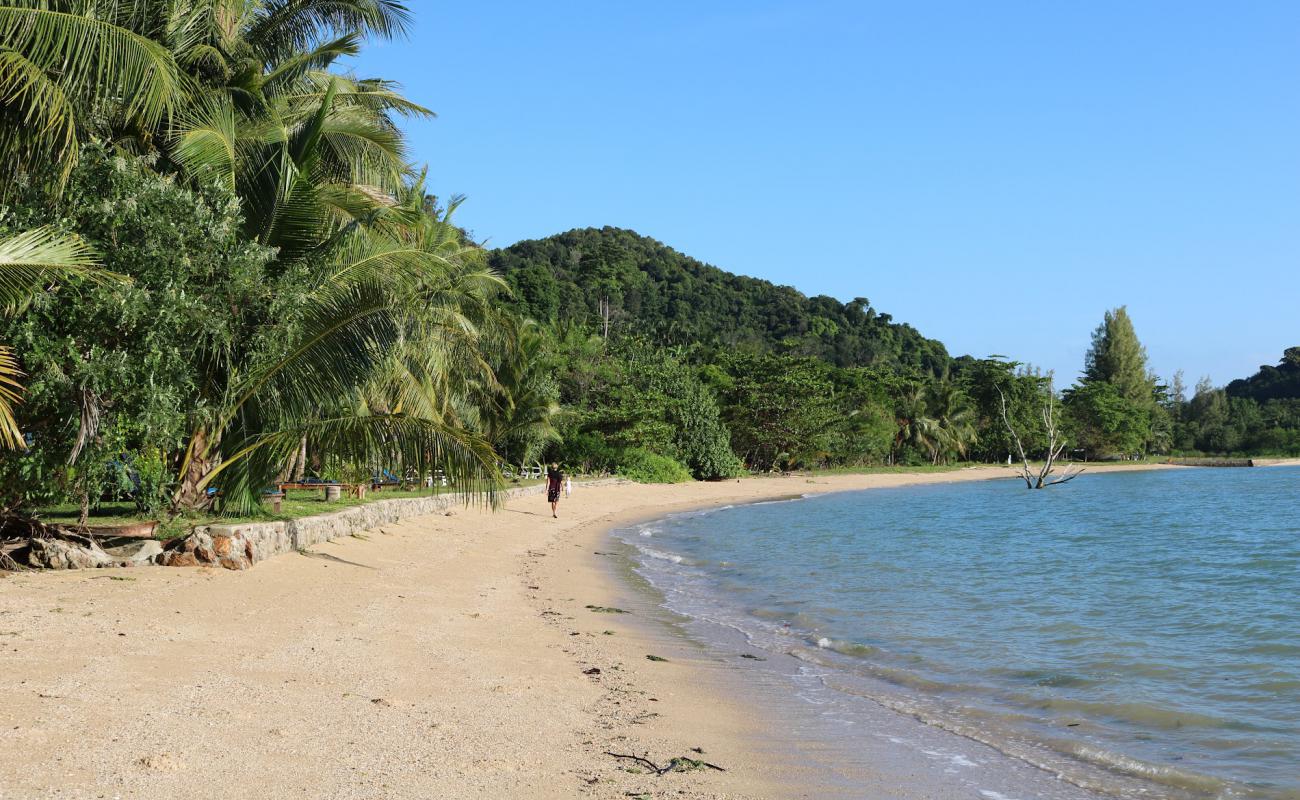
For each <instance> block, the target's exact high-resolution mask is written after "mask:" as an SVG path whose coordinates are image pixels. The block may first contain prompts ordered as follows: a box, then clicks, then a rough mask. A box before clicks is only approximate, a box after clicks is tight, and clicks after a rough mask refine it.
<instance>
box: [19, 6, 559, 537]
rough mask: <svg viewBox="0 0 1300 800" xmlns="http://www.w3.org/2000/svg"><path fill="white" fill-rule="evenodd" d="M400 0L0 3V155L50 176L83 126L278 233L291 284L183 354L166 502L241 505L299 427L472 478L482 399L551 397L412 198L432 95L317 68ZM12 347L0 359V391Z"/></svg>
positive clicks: (86, 134) (437, 223) (453, 233)
mask: <svg viewBox="0 0 1300 800" xmlns="http://www.w3.org/2000/svg"><path fill="white" fill-rule="evenodd" d="M409 16H410V15H409V11H408V10H407V8H406V6H405V5H404V4H402V3H400V2H395V1H394V0H62V1H59V0H11V2H10V3H8V4H6V7H5V8H0V122H3V123H4V128H3V133H0V166H3V167H8V168H11V170H12V171H13V172H26V173H28V174H35V175H38V176H39V175H40V173H41V170H42V166H41V165H42V164H44V163H60V164H61V165H62V169H61V170H59V175H57V176H55V177H56V178H60V177H63V176H66V175H67V174H68V172H69V171H70V169H71V166H72V164H73V163H74V161H75V159H76V155H77V149H78V146H79V144H80V143H82V142H84V141H86V140H87V139H89V138H92V137H94V138H98V139H101V140H108V141H111V142H114V143H116V144H117V145H118V146H119V147H121V148H123V149H124V150H126V151H129V152H136V153H153V154H154V155H155V157H156V159H157V161H156V163H157V165H158V166H157V168H158V169H160V170H162V171H166V172H175V173H178V174H179V175H180V176H182V177H183V178H184V179H186V180H189V181H192V182H194V183H195V184H204V185H211V184H213V183H219V184H220V185H222V186H224V187H225V188H226V189H227V190H228V191H230V192H232V193H233V194H234V195H235V196H236V197H238V198H239V200H240V202H241V207H242V209H243V212H244V222H245V231H246V233H247V235H248V236H249V238H251V239H254V240H256V241H258V242H261V243H263V244H266V245H269V246H271V247H274V248H276V250H277V254H278V255H277V258H276V259H275V261H274V262H272V263H271V264H270V265H269V266H268V268H267V275H266V280H267V281H268V282H270V283H275V282H277V281H287V282H289V284H290V285H292V286H293V287H294V288H295V290H301V297H299V298H298V300H299V302H298V303H297V304H296V305H295V306H294V307H292V308H287V309H284V310H283V315H282V318H269V319H266V320H263V324H262V325H261V334H260V338H259V344H252V343H249V342H240V343H237V344H236V345H235V346H233V347H230V348H228V349H227V350H224V351H222V352H213V353H209V354H207V355H206V356H204V357H203V358H202V359H200V363H199V364H197V365H196V369H199V370H200V371H201V373H202V379H201V380H199V381H198V382H197V383H198V385H199V386H201V387H202V390H201V391H202V392H204V393H205V394H204V396H203V397H202V398H201V400H202V402H198V403H196V404H195V407H196V408H199V409H203V410H201V411H196V412H195V413H194V419H193V433H192V435H191V437H190V441H189V444H188V448H187V451H186V453H185V455H184V458H183V459H182V465H181V468H180V471H179V481H178V484H179V488H178V491H177V494H176V503H177V504H178V505H180V506H191V505H196V504H200V503H202V502H203V501H204V499H205V498H206V497H207V496H208V491H207V490H208V489H209V488H213V489H217V490H219V491H220V492H221V494H222V496H223V498H224V500H223V502H224V507H225V508H226V509H229V510H232V511H246V510H248V509H249V508H251V507H252V506H254V505H255V504H256V503H257V501H258V499H259V495H260V493H261V491H262V489H263V488H264V487H265V486H266V485H267V484H268V483H269V482H270V481H271V480H273V479H274V477H275V475H276V474H278V473H280V472H281V471H283V470H284V469H285V467H286V465H288V464H291V463H293V461H295V460H296V459H297V458H298V454H301V452H302V448H303V445H304V442H305V443H307V445H308V446H309V447H310V448H311V449H312V450H313V452H317V453H328V454H330V456H331V457H333V458H337V459H342V460H346V461H349V462H351V463H355V464H372V463H380V462H392V461H394V460H396V461H398V462H400V463H404V464H410V465H414V466H417V467H421V468H422V465H424V464H431V463H436V464H437V465H438V466H440V467H442V468H443V469H445V470H447V471H448V472H449V473H452V474H453V475H454V476H457V477H458V478H459V480H458V482H459V483H461V485H466V486H471V487H474V486H476V487H479V488H481V489H484V490H486V491H488V492H490V491H491V489H492V488H493V487H494V486H495V477H494V476H495V470H494V468H493V467H494V464H495V460H496V457H495V453H494V452H493V451H492V448H491V446H490V443H489V442H488V440H487V438H485V437H487V436H496V435H497V434H498V433H499V432H500V428H499V425H498V423H499V420H498V419H497V417H498V416H499V415H498V414H497V411H496V407H495V406H492V409H493V410H492V412H491V414H489V415H488V417H490V419H489V418H485V416H484V408H485V403H486V402H487V401H486V398H491V397H496V398H500V397H505V396H509V402H508V403H507V405H512V406H515V407H518V406H520V404H521V403H522V404H523V407H527V408H530V409H531V410H530V411H529V412H528V413H529V414H533V415H534V417H535V418H533V421H532V422H531V423H529V424H534V425H540V426H541V428H539V430H544V428H545V424H546V419H547V418H548V415H549V412H550V408H549V407H543V408H540V409H539V408H538V405H537V403H535V402H533V401H531V400H529V399H528V391H527V388H526V385H525V384H526V382H525V384H518V385H514V384H512V381H514V380H515V377H514V376H513V375H512V374H511V372H510V369H509V367H510V357H502V356H501V354H502V353H507V352H509V353H511V357H512V356H513V355H516V354H518V353H517V352H516V351H509V350H508V349H504V348H507V345H508V343H509V341H510V339H511V336H510V331H508V330H507V329H506V328H504V327H503V326H502V324H501V319H500V315H499V314H497V313H495V312H494V309H493V305H492V298H493V297H494V295H495V293H496V291H497V290H498V289H499V287H500V281H499V279H498V278H496V277H495V276H493V275H491V274H490V273H488V272H487V271H486V270H484V269H483V268H482V267H481V264H480V263H479V261H480V257H479V255H478V252H477V248H474V247H473V246H472V245H470V244H469V243H467V242H464V241H462V237H461V236H460V234H459V231H457V230H456V229H455V228H454V227H453V226H451V225H450V223H449V222H448V220H447V219H446V215H441V216H439V215H438V214H436V213H434V214H431V213H430V209H429V208H428V207H427V206H428V204H427V202H426V196H425V194H424V191H423V179H422V176H421V177H418V178H417V177H416V176H413V175H412V174H411V171H410V169H409V167H408V164H407V153H406V150H405V144H404V140H403V137H402V135H401V132H400V130H399V128H398V126H397V119H398V118H399V117H409V116H428V115H431V112H430V111H428V110H427V109H425V108H423V107H421V106H419V105H417V104H415V103H413V102H411V101H409V100H407V99H405V98H404V97H402V96H401V94H400V92H399V90H398V87H397V86H396V85H394V84H392V83H390V82H387V81H383V80H380V79H374V78H359V77H357V76H355V75H352V74H349V73H344V72H340V71H338V70H336V69H335V65H336V63H337V61H338V59H339V58H341V57H345V56H351V55H354V54H356V53H357V52H358V51H359V49H360V45H361V43H362V42H363V41H364V40H365V39H367V38H371V37H381V38H382V37H392V36H397V35H400V34H402V33H403V32H404V31H405V29H406V26H407V25H408V23H409ZM18 123H21V124H18ZM52 183H53V185H54V188H55V189H57V187H58V185H59V181H58V180H54V181H52ZM55 193H56V194H57V191H56V192H55ZM0 299H3V298H2V297H0ZM11 362H12V359H9V360H8V361H6V360H4V359H3V358H0V392H9V394H0V401H3V402H6V403H9V402H12V401H13V399H15V396H14V395H13V394H12V393H13V392H14V391H15V389H14V386H13V380H14V376H13V375H12V374H10V373H5V372H3V371H4V370H6V369H8V370H12V369H15V368H16V367H14V366H12V364H11ZM6 365H8V366H6ZM498 372H500V373H501V375H502V376H504V377H505V379H506V380H505V381H502V380H499V379H498ZM515 383H516V384H517V383H518V382H515ZM487 405H488V406H491V405H492V404H491V403H488V404H487ZM6 407H7V406H6ZM525 416H527V415H525ZM522 419H523V417H521V420H522ZM489 424H490V425H493V426H497V427H493V428H492V430H491V432H489V431H488V429H487V426H488V425H489ZM521 424H522V422H521Z"/></svg>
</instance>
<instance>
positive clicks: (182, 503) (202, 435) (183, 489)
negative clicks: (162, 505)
mask: <svg viewBox="0 0 1300 800" xmlns="http://www.w3.org/2000/svg"><path fill="white" fill-rule="evenodd" d="M219 441H220V437H217V438H215V439H213V440H212V441H209V440H208V431H207V429H206V428H203V427H200V428H197V429H195V431H194V436H193V437H192V438H191V439H190V450H189V456H188V458H187V459H186V461H185V472H184V474H183V475H181V476H180V481H179V484H178V485H177V487H176V493H175V494H174V495H173V496H172V506H173V507H174V508H176V509H177V510H179V511H194V510H197V509H202V508H207V507H208V506H210V505H212V500H211V498H209V497H208V493H207V490H206V488H205V487H203V485H202V483H203V479H204V478H206V477H207V476H208V473H210V472H211V471H212V469H213V468H214V467H215V466H216V456H215V451H216V449H217V444H218V442H219Z"/></svg>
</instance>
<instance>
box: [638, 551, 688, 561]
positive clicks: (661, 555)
mask: <svg viewBox="0 0 1300 800" xmlns="http://www.w3.org/2000/svg"><path fill="white" fill-rule="evenodd" d="M640 550H641V552H642V553H645V554H646V555H648V556H650V557H651V558H657V559H659V560H660V561H671V562H672V563H674V564H680V563H682V557H681V556H679V555H677V554H676V553H665V552H664V551H662V550H656V549H654V548H653V547H641V548H640Z"/></svg>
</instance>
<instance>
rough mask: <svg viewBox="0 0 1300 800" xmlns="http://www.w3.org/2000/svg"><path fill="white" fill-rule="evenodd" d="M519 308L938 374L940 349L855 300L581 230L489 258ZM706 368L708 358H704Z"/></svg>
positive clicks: (627, 234)
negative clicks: (604, 315)
mask: <svg viewBox="0 0 1300 800" xmlns="http://www.w3.org/2000/svg"><path fill="white" fill-rule="evenodd" d="M490 263H491V265H492V266H493V267H494V268H496V269H497V270H499V271H500V272H501V273H502V274H503V275H504V276H505V278H506V280H507V281H509V283H510V286H511V289H512V292H513V296H514V303H515V304H516V308H517V309H518V310H519V311H520V313H522V314H523V315H525V316H528V317H532V318H533V319H537V320H539V321H542V322H565V321H568V322H576V323H579V324H583V325H591V326H595V325H597V323H598V322H600V321H601V314H600V308H601V302H602V301H607V302H608V305H609V308H610V317H611V322H612V327H613V329H614V330H615V331H626V332H628V333H635V334H644V335H647V336H649V337H650V338H652V339H653V340H654V341H656V342H660V343H663V344H669V345H681V346H704V347H706V348H708V349H710V350H734V349H737V348H741V349H747V350H752V351H761V352H771V353H781V354H788V355H793V356H811V357H815V358H818V359H821V360H823V361H826V362H828V363H831V364H835V365H838V366H844V367H848V366H868V365H876V366H880V367H885V368H890V369H905V370H914V371H927V372H934V371H941V370H942V369H943V368H945V367H946V366H947V363H948V354H947V351H946V350H944V348H943V345H942V344H940V343H939V342H936V341H934V340H931V339H926V338H924V337H923V336H921V335H920V334H919V333H918V332H917V331H916V330H915V329H913V328H912V327H911V326H909V325H901V324H898V323H895V322H893V321H892V319H891V318H890V316H889V315H888V314H878V313H877V312H876V311H875V310H874V309H872V308H871V306H870V305H869V303H868V302H867V301H866V300H865V299H863V298H858V299H856V300H853V301H852V302H849V303H841V302H839V301H838V300H835V299H834V298H831V297H825V296H821V297H807V296H805V295H803V294H801V293H799V292H798V291H796V290H794V289H792V288H790V287H786V286H776V285H773V284H771V283H769V282H767V281H763V280H758V279H756V278H748V277H744V276H741V275H733V274H731V273H728V272H723V271H722V270H720V269H717V268H716V267H712V266H709V265H707V264H704V263H701V262H699V261H696V260H695V259H693V258H690V257H688V256H685V255H683V254H681V253H678V252H677V251H675V250H673V249H671V248H669V247H666V246H664V245H663V244H661V243H660V242H657V241H655V240H653V239H650V238H647V237H644V236H640V235H639V234H636V233H634V232H632V231H628V230H620V229H618V228H601V229H596V228H586V229H582V230H572V231H569V232H567V233H562V234H559V235H557V236H552V237H549V238H546V239H539V240H535V241H525V242H519V243H518V244H515V245H512V246H510V247H508V248H505V249H503V250H496V251H493V252H492V254H491V262H490ZM705 360H710V359H705Z"/></svg>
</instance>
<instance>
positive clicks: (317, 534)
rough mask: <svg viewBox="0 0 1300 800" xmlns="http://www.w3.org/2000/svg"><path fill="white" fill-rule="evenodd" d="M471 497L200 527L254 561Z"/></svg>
mask: <svg viewBox="0 0 1300 800" xmlns="http://www.w3.org/2000/svg"><path fill="white" fill-rule="evenodd" d="M615 483H625V481H624V480H623V479H621V478H602V479H599V480H594V481H583V482H582V483H579V484H576V485H575V486H574V488H575V489H578V490H581V489H585V488H587V487H591V486H605V485H610V484H615ZM545 488H546V487H545V484H540V485H537V486H521V487H518V488H515V489H507V490H506V491H504V492H502V493H501V499H502V502H506V501H510V500H514V499H516V498H520V497H528V496H531V495H538V494H541V493H542V492H544V491H545ZM464 505H465V498H464V496H462V495H461V494H459V493H448V494H441V495H434V496H431V497H406V498H393V499H392V500H377V501H374V502H371V503H366V504H365V505H361V506H352V507H350V508H343V509H340V510H338V511H332V512H330V513H328V514H320V515H317V516H314V517H302V518H300V519H294V520H288V521H285V522H247V523H240V524H235V525H201V526H198V527H196V528H195V529H194V533H195V534H207V535H208V536H209V537H222V536H225V537H230V538H232V539H238V538H243V539H244V540H246V541H247V542H249V543H251V544H252V548H253V552H252V556H253V558H252V561H253V562H254V563H256V562H258V561H263V560H265V559H268V558H271V557H272V556H277V555H280V554H281V553H292V552H295V551H297V550H300V549H302V548H304V547H311V546H312V545H314V544H320V543H321V542H328V541H331V540H333V539H338V538H339V537H342V536H351V535H352V534H354V533H361V532H362V531H368V530H373V529H375V528H378V527H380V526H381V525H388V524H391V523H394V522H398V521H400V520H404V519H410V518H412V517H424V516H428V515H430V514H444V513H446V512H447V511H448V510H449V509H454V508H457V507H463V506H464Z"/></svg>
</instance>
